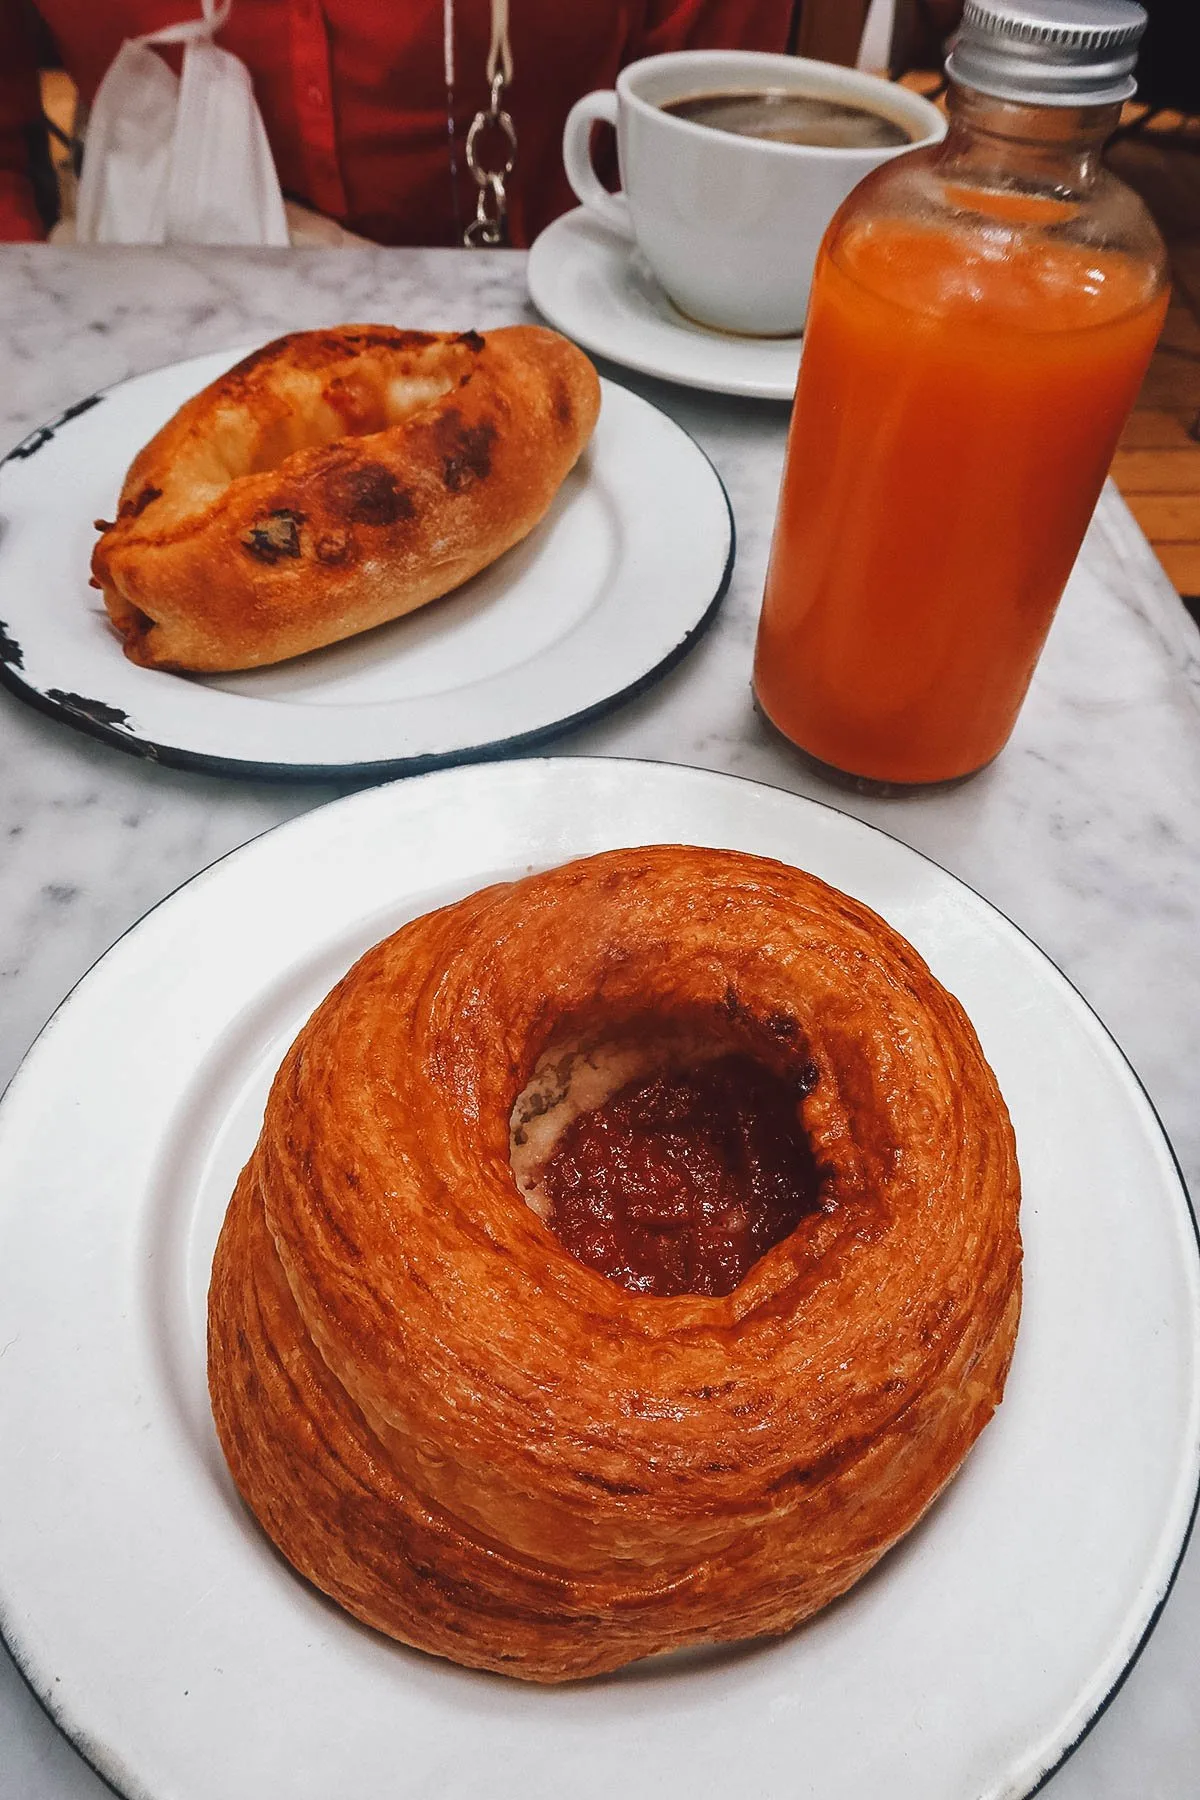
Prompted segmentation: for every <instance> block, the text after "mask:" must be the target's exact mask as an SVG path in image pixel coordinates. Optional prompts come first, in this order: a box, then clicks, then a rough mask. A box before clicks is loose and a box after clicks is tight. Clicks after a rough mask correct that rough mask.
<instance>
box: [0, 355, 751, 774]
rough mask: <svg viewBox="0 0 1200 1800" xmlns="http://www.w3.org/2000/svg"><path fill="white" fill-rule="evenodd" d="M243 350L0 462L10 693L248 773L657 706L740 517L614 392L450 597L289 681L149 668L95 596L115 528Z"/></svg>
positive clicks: (442, 757) (389, 761)
mask: <svg viewBox="0 0 1200 1800" xmlns="http://www.w3.org/2000/svg"><path fill="white" fill-rule="evenodd" d="M244 354H245V347H244V346H243V348H242V349H239V350H236V351H233V350H231V351H222V352H221V353H219V354H216V355H210V356H201V357H196V358H195V359H194V360H192V361H190V362H184V363H176V364H172V365H170V366H169V367H167V368H164V369H156V370H155V371H153V373H151V374H148V375H140V376H137V377H135V378H134V379H133V380H131V381H126V382H123V383H122V384H121V385H120V386H118V387H115V388H111V389H109V390H108V391H107V392H106V393H102V394H99V395H96V396H94V397H93V398H92V399H89V400H86V401H82V402H80V403H79V404H78V405H76V406H74V407H71V408H69V409H68V411H67V412H66V413H65V414H63V416H62V417H61V418H60V419H58V420H55V421H54V423H53V424H51V425H48V426H43V427H41V428H40V429H39V430H38V431H35V432H33V433H32V434H31V435H30V436H29V437H28V438H26V439H25V441H24V443H23V444H19V445H18V446H17V447H16V449H15V450H14V451H12V452H11V453H10V455H9V456H8V457H7V459H5V461H4V463H3V466H2V467H0V679H3V680H4V682H5V683H6V685H7V686H9V687H11V688H13V689H14V690H15V691H16V692H17V693H18V694H21V695H22V696H23V697H24V698H26V699H29V700H31V701H32V702H33V703H34V704H35V705H38V706H40V707H41V708H43V709H45V710H49V711H52V712H54V713H56V714H58V715H59V716H60V717H61V718H63V719H65V720H66V721H67V722H68V723H70V724H73V725H76V726H79V727H81V728H82V729H84V730H86V731H90V732H92V733H93V734H96V735H99V736H102V737H105V738H107V739H109V740H110V741H111V742H113V743H117V744H120V745H122V746H123V747H125V748H126V749H129V750H132V751H134V752H135V753H139V754H141V755H144V756H148V757H151V758H153V759H155V760H157V761H161V762H167V763H173V764H177V765H183V766H193V767H194V766H201V767H210V768H212V767H216V768H218V769H221V770H222V771H224V772H226V773H230V774H237V773H244V774H276V773H277V774H286V775H288V776H292V777H295V776H304V775H313V776H328V775H331V774H335V775H336V774H348V775H380V774H388V773H392V774H405V773H410V772H413V771H415V770H420V769H428V768H431V767H434V766H436V765H438V764H443V763H453V762H464V761H470V760H472V759H475V758H479V757H486V756H496V755H503V754H505V753H507V752H508V751H510V750H512V749H514V748H517V747H518V746H527V745H530V744H535V743H539V742H542V741H544V740H546V739H548V738H550V737H552V736H553V735H554V734H555V733H557V732H560V731H563V730H565V729H566V728H567V727H568V726H570V725H575V724H579V723H581V722H582V721H583V720H585V719H588V718H592V717H595V716H596V715H598V714H600V713H603V712H606V711H609V710H610V709H611V708H612V707H614V706H616V705H617V704H619V702H620V701H622V700H624V699H628V698H630V697H632V695H633V694H636V693H639V692H641V690H642V689H643V688H645V687H647V686H648V685H649V684H650V683H651V682H652V681H653V680H654V679H655V678H656V677H658V676H660V675H662V674H664V673H665V672H666V670H667V669H669V668H670V667H672V665H673V664H674V663H675V662H677V661H678V660H679V658H680V657H681V656H683V655H684V654H685V652H686V651H687V650H688V649H689V648H690V646H691V645H692V643H693V642H694V641H695V639H696V637H697V636H698V635H699V633H700V632H701V631H702V630H703V628H704V626H705V625H706V624H707V623H708V621H709V620H710V618H711V617H712V615H713V613H714V611H715V609H716V606H717V603H718V602H719V600H720V599H721V596H722V595H723V593H724V591H725V586H726V583H727V581H728V578H729V573H730V570H731V568H732V565H733V517H732V514H731V512H730V508H729V502H728V500H727V498H726V495H725V490H724V488H723V487H722V485H721V481H720V478H719V476H718V475H717V473H716V471H715V470H714V468H713V467H712V464H711V463H710V462H709V461H708V458H707V457H706V456H705V455H704V453H703V451H702V450H700V449H699V447H698V446H697V445H696V444H695V443H694V442H693V441H692V439H691V438H689V437H688V436H687V434H686V433H685V432H684V431H682V430H681V429H680V427H679V426H678V425H676V424H675V423H674V422H673V421H672V420H670V419H668V418H667V417H666V415H665V414H663V413H661V412H659V411H658V410H657V408H655V407H653V406H651V405H650V404H649V403H648V402H647V401H645V400H642V399H639V398H638V396H637V395H635V394H631V393H630V392H629V391H628V390H627V389H625V388H622V387H619V386H617V385H616V384H615V383H613V382H610V381H605V382H603V383H602V387H603V401H602V404H601V410H600V420H599V423H598V425H597V427H596V431H595V434H594V436H593V439H592V442H591V444H590V445H589V446H588V449H587V450H586V451H585V452H584V455H583V456H582V457H581V458H580V461H579V463H578V464H577V465H576V467H575V468H574V469H573V470H572V472H571V474H570V475H568V477H567V479H566V481H565V482H564V483H563V486H562V488H561V489H560V490H559V493H558V494H557V496H556V497H555V500H554V503H553V505H552V506H551V509H550V512H549V513H548V514H547V516H546V518H545V519H543V520H542V522H541V524H540V525H538V526H537V527H536V528H535V530H534V531H533V532H531V534H530V535H529V537H528V538H526V539H525V541H524V542H523V543H521V544H518V545H517V546H516V547H515V549H513V550H510V551H509V552H508V553H507V555H505V556H503V557H501V558H500V560H499V561H498V562H496V563H494V564H493V565H492V566H491V568H489V569H485V570H484V571H483V572H482V573H481V574H480V575H477V576H476V577H475V579H474V580H473V581H470V582H468V583H466V585H465V586H463V587H461V588H459V589H458V590H457V591H456V592H455V593H453V594H451V595H448V596H447V597H446V598H445V599H444V600H440V601H436V602H434V603H433V604H432V605H430V606H426V607H422V608H421V609H420V610H419V611H418V612H415V613H412V614H410V615H409V616H408V617H407V618H403V619H397V620H396V621H395V622H394V623H392V624H390V625H381V626H379V627H377V628H376V629H375V630H374V631H369V632H365V633H363V634H362V635H361V636H359V637H355V638H350V639H348V640H347V641H346V642H344V643H342V644H335V645H332V646H331V647H330V648H328V649H326V650H319V651H315V652H313V653H312V654H310V655H308V656H302V657H297V658H295V659H294V660H292V661H290V662H286V663H279V664H277V665H275V666H274V667H272V668H267V669H258V670H253V671H249V672H245V673H240V674H233V675H206V676H184V675H176V674H166V673H163V672H162V671H160V670H156V669H141V668H138V667H137V666H136V664H134V663H131V662H129V661H128V660H127V659H126V658H125V656H124V654H123V653H122V650H121V645H120V640H119V639H118V637H117V635H116V633H115V632H114V631H113V629H112V628H111V626H110V625H109V622H108V619H107V615H106V614H105V612H104V608H103V606H102V605H101V604H100V597H99V595H98V594H97V592H96V590H95V589H94V588H91V587H89V586H88V573H89V562H90V558H91V553H92V549H93V546H94V544H95V541H96V532H95V529H94V526H93V520H95V519H97V518H110V519H111V518H113V517H114V516H115V507H116V500H117V494H118V491H119V489H120V485H121V481H122V480H123V478H124V475H125V471H126V469H127V468H128V466H129V464H130V462H131V461H132V460H133V457H134V456H135V455H136V453H137V452H138V450H140V449H141V447H142V445H143V444H145V443H146V442H147V440H148V439H149V438H150V437H152V436H153V434H154V433H155V432H156V431H157V430H158V429H159V428H160V427H161V426H162V425H163V424H164V423H165V422H166V420H167V419H169V418H170V416H171V415H172V413H174V412H175V411H176V409H177V408H178V407H179V406H180V405H181V404H182V403H183V401H184V400H186V399H188V398H189V397H190V396H191V395H192V394H195V393H197V392H198V391H199V390H200V389H201V388H202V387H205V386H207V384H208V383H209V382H210V381H213V380H215V379H216V377H217V376H218V375H220V374H222V373H224V371H225V370H226V369H228V368H229V367H230V366H231V365H232V364H233V363H234V362H236V361H237V360H238V359H239V357H241V356H243V355H244Z"/></svg>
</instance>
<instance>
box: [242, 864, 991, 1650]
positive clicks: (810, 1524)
mask: <svg viewBox="0 0 1200 1800" xmlns="http://www.w3.org/2000/svg"><path fill="white" fill-rule="evenodd" d="M1018 1204H1019V1183H1018V1174H1017V1164H1016V1157H1015V1151H1014V1143H1013V1135H1012V1130H1011V1127H1010V1125H1009V1121H1008V1115H1007V1112H1006V1110H1005V1107H1004V1102H1003V1100H1002V1098H1001V1096H1000V1093H999V1090H998V1088H997V1085H996V1082H995V1079H994V1077H993V1075H992V1073H991V1070H990V1069H989V1067H988V1065H987V1063H986V1061H985V1060H984V1057H983V1054H982V1052H981V1050H980V1047H979V1044H978V1041H977V1039H976V1037H975V1034H974V1032H973V1030H972V1028H971V1025H970V1023H969V1022H968V1020H967V1018H966V1016H965V1014H964V1013H963V1011H962V1008H961V1007H960V1006H959V1004H958V1003H957V1001H956V1000H954V999H953V997H952V996H951V995H950V994H948V993H947V992H946V991H945V989H943V988H942V987H941V986H939V984H938V983H937V981H936V980H935V979H934V978H933V976H932V975H931V974H930V972H929V970H928V968H927V967H926V966H925V964H924V963H923V962H922V960H921V958H920V957H919V956H918V955H917V954H916V952H915V951H914V950H913V949H912V948H911V946H910V945H908V944H907V943H906V942H905V941H904V940H903V939H902V938H901V937H899V936H898V935H897V934H896V932H894V931H893V930H891V928H890V927H889V926H887V925H886V924H885V923H884V922H883V921H882V920H881V919H879V918H878V917H876V915H875V914H873V913H872V912H870V911H868V910H867V908H865V907H864V906H861V905H859V904H858V903H857V902H855V901H853V900H850V899H848V898H847V897H846V896H845V895H844V894H841V893H838V892H837V891H836V890H835V889H833V888H830V887H828V886H826V885H825V884H824V883H823V882H821V881H819V880H817V879H815V878H814V877H812V876H810V875H806V874H802V873H800V872H799V871H797V870H796V869H793V868H790V867H786V866H784V865H783V864H780V863H777V862H772V861H768V860H765V859H762V858H758V857H753V856H747V855H741V854H737V853H733V852H725V851H714V850H702V849H691V848H686V847H678V846H658V847H654V848H649V849H637V850H620V851H613V852H611V853H607V854H604V855H600V856H594V857H590V858H587V859H585V860H583V861H579V862H574V863H568V864H566V865H564V866H563V867H561V868H557V869H552V870H550V871H549V872H548V873H545V874H540V875H533V876H530V877H529V878H527V879H525V880H523V881H519V882H516V883H513V884H511V885H506V886H501V887H493V888H489V889H487V890H485V891H483V892H480V893H476V894H472V895H471V896H470V897H469V898H467V899H465V900H462V901H459V902H458V903H457V904H455V905H452V906H448V907H445V908H443V909H442V910H440V911H438V912H434V913H430V914H428V915H426V916H425V917H423V918H419V919H417V920H415V921H414V922H413V923H411V924H409V925H406V926H405V927H404V928H403V929H402V930H400V931H398V932H396V934H395V935H394V936H392V937H389V938H388V939H387V940H386V941H385V942H383V943H381V944H379V945H377V946H376V947H375V948H374V949H372V950H370V951H369V952H368V953H367V954H366V955H365V956H364V957H363V958H362V959H361V960H360V961H359V962H358V963H357V964H356V965H355V966H354V968H353V969H351V971H350V973H349V974H348V975H347V976H346V977H345V978H344V980H342V981H341V982H340V983H339V984H338V986H337V987H336V988H335V989H334V990H333V992H332V993H331V994H330V995H329V996H328V998H327V999H326V1000H325V1001H324V1002H323V1004H322V1005H321V1006H320V1007H319V1008H318V1009H317V1011H316V1013H315V1014H314V1015H313V1017H312V1018H311V1019H310V1020H309V1022H308V1024H307V1025H306V1026H305V1027H304V1029H303V1030H302V1031H301V1033H300V1035H299V1037H298V1038H297V1039H296V1042H295V1043H294V1045H293V1046H292V1048H291V1050H290V1051H289V1053H288V1055H287V1057H286V1059H285V1061H284V1063H283V1065H282V1067H281V1068H280V1070H279V1073H278V1075H277V1076H276V1078H275V1082H274V1084H273V1086H272V1089H271V1093H270V1098H269V1100H268V1103H267V1107H266V1113H265V1118H264V1121H263V1127H262V1133H261V1136H260V1138H259V1141H258V1144H257V1147H256V1148H255V1151H254V1154H253V1156H252V1157H251V1159H250V1162H249V1163H248V1165H247V1167H246V1169H245V1170H244V1172H243V1174H242V1176H241V1179H240V1181H239V1183H238V1186H237V1189H236V1192H235V1194H234V1196H233V1199H232V1201H231V1203H230V1207H229V1212H228V1215H227V1218H226V1221H225V1226H224V1229H223V1231H222V1234H221V1238H220V1242H219V1245H218V1248H217V1253H216V1257H215V1261H214V1265H213V1275H212V1285H211V1290H210V1300H209V1381H210V1391H211V1396H212V1405H213V1412H214V1416H215V1419H216V1424H217V1429H218V1433H219V1436H220V1440H221V1444H222V1446H223V1448H224V1452H225V1455H226V1458H227V1460H228V1463H229V1467H230V1469H231V1470H232V1473H233V1476H234V1479H235V1481H236V1482H237V1485H238V1487H239V1488H240V1490H241V1492H242V1494H243V1496H244V1497H245V1499H246V1501H247V1502H248V1503H249V1505H250V1507H251V1508H252V1509H253V1511H254V1513H255V1514H256V1515H257V1517H258V1519H259V1520H260V1521H261V1523H262V1525H263V1526H264V1528H265V1529H266V1531H267V1532H268V1533H269V1535H270V1536H271V1538H273V1540H274V1541H275V1543H276V1544H277V1545H278V1546H279V1548H280V1549H281V1550H282V1551H283V1553H284V1555H285V1556H287V1557H288V1558H289V1559H290V1560H291V1562H292V1563H293V1564H294V1565H295V1567H296V1568H297V1569H298V1570H300V1572H301V1573H302V1574H304V1575H306V1576H307V1577H308V1578H309V1580H310V1581H312V1582H314V1583H315V1584H316V1585H317V1586H318V1587H319V1588H321V1589H323V1590H324V1591H325V1593H327V1594H330V1595H332V1596H333V1598H334V1599H335V1600H337V1601H339V1602H340V1603H341V1604H342V1605H343V1606H344V1607H346V1608H348V1609H349V1610H350V1611H351V1612H352V1613H354V1614H355V1615H357V1617H358V1618H360V1619H363V1620H365V1621H366V1622H367V1623H368V1624H370V1625H374V1626H377V1627H378V1628H379V1629H380V1630H381V1631H384V1632H388V1633H390V1634H391V1635H392V1636H393V1637H396V1638H399V1639H401V1640H403V1641H404V1642H405V1643H407V1644H412V1645H416V1646H418V1647H419V1648H421V1649H423V1650H427V1651H432V1652H434V1653H435V1654H437V1655H440V1656H445V1657H450V1658H452V1659H453V1660H454V1661H456V1662H459V1663H463V1664H466V1665H468V1666H471V1667H474V1668H481V1669H491V1670H497V1671H500V1672H502V1673H505V1674H509V1675H515V1676H520V1677H523V1678H525V1679H528V1680H531V1681H542V1682H554V1681H561V1680H566V1679H569V1678H572V1677H579V1676H588V1675H596V1674H599V1673H602V1672H604V1671H606V1670H611V1669H615V1668H617V1667H618V1666H620V1665H621V1664H623V1663H626V1662H628V1661H630V1660H631V1659H633V1658H636V1657H643V1656H646V1655H648V1654H650V1653H652V1652H656V1651H664V1650H673V1649H677V1648H680V1647H682V1646H685V1645H694V1644H701V1643H712V1642H719V1641H726V1640H731V1639H737V1638H744V1637H749V1636H752V1635H756V1634H760V1633H777V1632H782V1631H786V1630H788V1629H789V1628H790V1627H791V1626H793V1625H795V1624H796V1623H797V1622H798V1621H799V1620H802V1619H804V1618H806V1617H808V1616H809V1615H810V1614H811V1613H813V1612H815V1611H816V1610H817V1609H818V1608H819V1607H821V1606H823V1605H825V1603H826V1602H827V1601H829V1600H831V1599H833V1598H834V1596H835V1595H837V1594H840V1593H842V1592H844V1591H845V1590H846V1589H847V1588H848V1587H850V1585H851V1584H852V1583H853V1582H854V1581H856V1580H857V1579H858V1577H859V1576H861V1575H862V1574H863V1573H864V1572H865V1571H866V1570H867V1569H868V1568H870V1567H871V1565H872V1564H873V1563H874V1562H875V1561H876V1560H877V1559H878V1558H879V1557H880V1556H881V1555H882V1554H883V1552H884V1551H885V1550H887V1549H888V1547H889V1546H890V1545H891V1544H893V1543H894V1542H895V1541H896V1540H897V1538H899V1537H900V1536H901V1535H902V1534H903V1533H904V1532H906V1531H907V1530H908V1529H909V1528H910V1527H911V1526H912V1525H913V1524H914V1523H915V1521H916V1520H917V1519H918V1518H919V1517H920V1515H921V1514H922V1512H923V1511H924V1510H925V1508H926V1507H927V1506H928V1505H929V1503H930V1502H931V1500H932V1499H933V1498H934V1496H935V1495H936V1494H937V1493H938V1492H939V1491H940V1490H941V1489H942V1487H943V1486H944V1485H945V1483H946V1482H947V1481H948V1480H949V1478H950V1477H951V1475H953V1473H954V1472H955V1470H956V1469H957V1468H958V1466H959V1464H960V1463H961V1461H962V1459H963V1457H964V1456H965V1454H966V1452H967V1451H968V1449H969V1448H970V1446H971V1444H972V1443H973V1442H974V1440H975V1438H976V1437H977V1436H978V1434H979V1432H980V1431H981V1430H982V1429H983V1427H984V1426H985V1425H986V1423H987V1421H988V1419H989V1418H990V1417H991V1415H992V1412H993V1410H994V1408H995V1407H996V1405H997V1404H998V1403H999V1401H1000V1398H1001V1395H1002V1393H1003V1388H1004V1380H1005V1375H1006V1372H1007V1369H1008V1365H1009V1360H1010V1357H1011V1355H1012V1350H1013V1343H1014V1339H1015V1334H1016V1329H1017V1319H1018V1314H1019V1310H1020V1261H1021V1249H1020V1237H1019V1230H1018Z"/></svg>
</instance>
